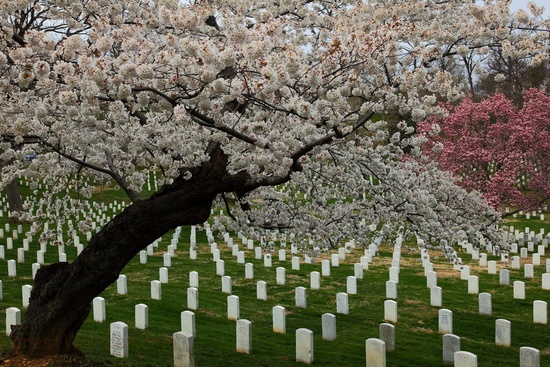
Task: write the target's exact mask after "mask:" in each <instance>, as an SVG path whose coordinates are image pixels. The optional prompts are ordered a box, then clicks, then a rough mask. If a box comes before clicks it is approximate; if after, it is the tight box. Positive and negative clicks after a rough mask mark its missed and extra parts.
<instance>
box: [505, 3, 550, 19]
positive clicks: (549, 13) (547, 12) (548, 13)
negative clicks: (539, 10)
mask: <svg viewBox="0 0 550 367" xmlns="http://www.w3.org/2000/svg"><path fill="white" fill-rule="evenodd" d="M529 1H532V2H534V3H535V4H537V5H538V6H544V8H545V9H544V17H545V18H547V17H550V1H548V0H513V1H512V5H511V6H510V10H511V11H516V10H518V9H527V3H528V2H529Z"/></svg>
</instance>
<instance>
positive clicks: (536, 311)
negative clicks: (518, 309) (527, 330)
mask: <svg viewBox="0 0 550 367" xmlns="http://www.w3.org/2000/svg"><path fill="white" fill-rule="evenodd" d="M533 322H534V323H535V324H546V323H547V322H548V304H547V303H546V302H545V301H540V300H537V301H534V302H533Z"/></svg>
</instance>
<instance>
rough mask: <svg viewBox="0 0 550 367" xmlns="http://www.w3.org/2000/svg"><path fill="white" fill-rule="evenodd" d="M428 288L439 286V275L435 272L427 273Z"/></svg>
mask: <svg viewBox="0 0 550 367" xmlns="http://www.w3.org/2000/svg"><path fill="white" fill-rule="evenodd" d="M426 286H427V287H428V288H431V287H435V286H437V273H436V272H435V271H429V272H427V273H426Z"/></svg>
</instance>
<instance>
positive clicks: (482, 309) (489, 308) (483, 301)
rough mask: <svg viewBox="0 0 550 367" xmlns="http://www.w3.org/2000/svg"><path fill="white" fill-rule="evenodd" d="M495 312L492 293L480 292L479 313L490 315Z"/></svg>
mask: <svg viewBox="0 0 550 367" xmlns="http://www.w3.org/2000/svg"><path fill="white" fill-rule="evenodd" d="M492 313H493V305H492V300H491V293H480V294H479V314H480V315H489V316H491V314H492Z"/></svg>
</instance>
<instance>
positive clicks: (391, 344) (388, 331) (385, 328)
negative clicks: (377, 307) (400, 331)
mask: <svg viewBox="0 0 550 367" xmlns="http://www.w3.org/2000/svg"><path fill="white" fill-rule="evenodd" d="M379 332H380V340H383V341H384V343H386V352H393V351H394V350H395V326H394V325H392V324H388V323H386V322H384V323H381V324H380V327H379Z"/></svg>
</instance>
